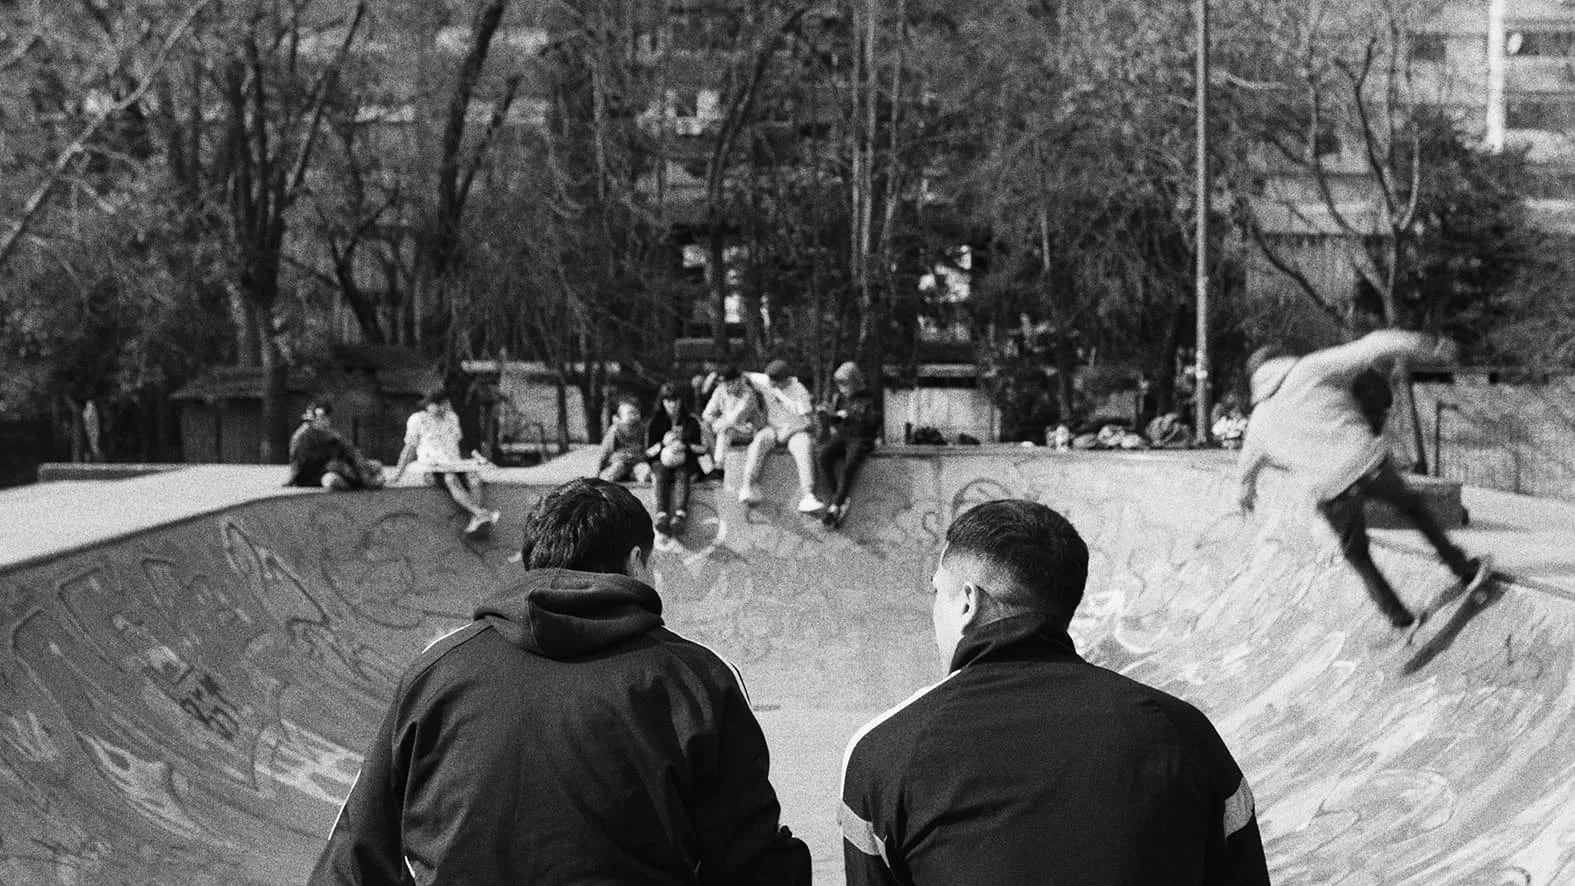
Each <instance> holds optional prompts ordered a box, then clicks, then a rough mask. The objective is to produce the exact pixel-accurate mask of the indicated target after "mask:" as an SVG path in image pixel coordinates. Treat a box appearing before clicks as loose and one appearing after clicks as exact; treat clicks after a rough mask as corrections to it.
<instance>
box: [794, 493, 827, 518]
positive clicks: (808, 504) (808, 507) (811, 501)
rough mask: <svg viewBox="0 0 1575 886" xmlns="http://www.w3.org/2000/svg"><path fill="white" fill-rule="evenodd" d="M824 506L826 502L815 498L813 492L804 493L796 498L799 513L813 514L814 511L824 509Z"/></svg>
mask: <svg viewBox="0 0 1575 886" xmlns="http://www.w3.org/2000/svg"><path fill="white" fill-rule="evenodd" d="M825 508H826V503H825V502H823V501H821V500H820V499H818V498H816V497H815V493H813V492H806V493H804V497H803V498H801V499H799V500H798V512H799V513H800V514H813V513H815V512H816V511H821V510H825Z"/></svg>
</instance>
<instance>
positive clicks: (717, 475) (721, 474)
mask: <svg viewBox="0 0 1575 886" xmlns="http://www.w3.org/2000/svg"><path fill="white" fill-rule="evenodd" d="M704 479H706V480H712V481H715V482H717V483H721V482H722V481H723V480H725V479H727V472H726V471H724V470H722V469H721V468H713V469H712V471H711V473H709V474H706V475H705V477H704Z"/></svg>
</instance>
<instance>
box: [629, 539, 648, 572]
mask: <svg viewBox="0 0 1575 886" xmlns="http://www.w3.org/2000/svg"><path fill="white" fill-rule="evenodd" d="M649 559H650V558H649V557H648V556H646V553H645V552H644V551H642V550H640V546H639V545H635V546H634V547H632V548H630V549H629V556H628V558H627V559H625V560H624V563H623V574H624V575H632V576H636V577H638V576H641V575H644V574H645V564H646V562H647V561H648V560H649Z"/></svg>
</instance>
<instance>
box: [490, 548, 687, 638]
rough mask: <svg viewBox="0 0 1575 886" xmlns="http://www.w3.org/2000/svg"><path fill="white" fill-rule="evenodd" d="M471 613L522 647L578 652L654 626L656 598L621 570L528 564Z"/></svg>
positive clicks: (659, 609) (658, 604) (659, 619)
mask: <svg viewBox="0 0 1575 886" xmlns="http://www.w3.org/2000/svg"><path fill="white" fill-rule="evenodd" d="M475 617H476V618H477V619H481V620H485V621H487V622H489V623H490V624H491V625H492V628H493V630H496V631H497V632H498V634H499V635H500V636H502V637H503V638H504V639H505V640H507V641H508V642H509V643H510V644H512V645H514V646H517V647H519V648H521V649H524V650H525V651H527V652H531V653H534V654H536V655H541V656H545V657H547V658H555V659H562V658H578V657H580V656H583V655H589V654H591V653H594V652H599V651H601V650H603V649H606V648H608V647H611V646H616V645H618V644H620V643H623V642H625V641H627V640H630V639H632V638H634V637H638V636H640V635H641V634H644V633H646V632H647V631H650V630H651V629H653V628H657V627H660V626H661V625H662V598H661V597H658V596H657V594H656V590H655V589H654V588H652V587H651V586H650V585H648V584H646V583H645V582H643V581H640V580H639V579H636V578H630V577H629V576H627V575H617V574H614V573H608V572H578V571H576V570H573V569H533V570H531V571H529V572H527V573H525V578H524V579H523V580H521V581H520V583H519V584H517V585H514V586H513V587H512V588H510V589H508V590H507V591H504V592H502V593H500V594H498V595H497V596H495V597H493V598H491V599H489V600H487V601H485V602H483V603H482V604H481V605H480V606H478V607H477V608H476V614H475Z"/></svg>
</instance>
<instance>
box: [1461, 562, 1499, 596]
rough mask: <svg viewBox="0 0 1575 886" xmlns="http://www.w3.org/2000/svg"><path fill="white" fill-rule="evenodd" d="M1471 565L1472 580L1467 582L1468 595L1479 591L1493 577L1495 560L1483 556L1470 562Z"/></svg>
mask: <svg viewBox="0 0 1575 886" xmlns="http://www.w3.org/2000/svg"><path fill="white" fill-rule="evenodd" d="M1469 562H1470V565H1471V570H1472V571H1471V578H1470V579H1468V580H1467V581H1466V593H1468V594H1470V593H1474V592H1475V591H1476V590H1477V589H1479V588H1481V587H1482V585H1483V584H1484V583H1485V582H1486V581H1487V580H1488V579H1489V578H1492V577H1493V558H1492V556H1490V555H1488V554H1483V555H1482V556H1480V557H1476V558H1474V559H1472V560H1470V561H1469Z"/></svg>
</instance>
